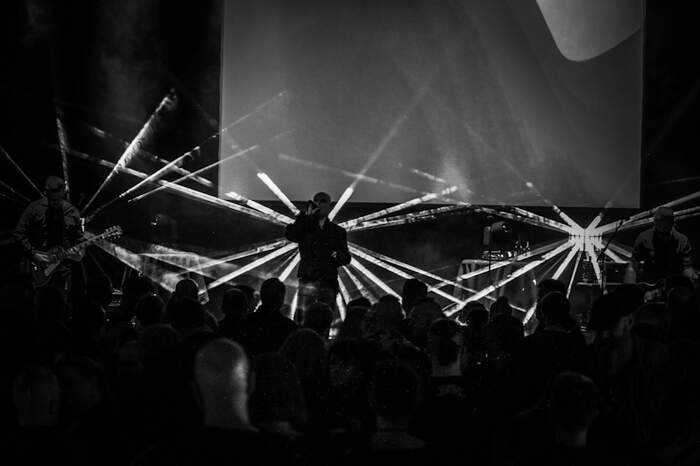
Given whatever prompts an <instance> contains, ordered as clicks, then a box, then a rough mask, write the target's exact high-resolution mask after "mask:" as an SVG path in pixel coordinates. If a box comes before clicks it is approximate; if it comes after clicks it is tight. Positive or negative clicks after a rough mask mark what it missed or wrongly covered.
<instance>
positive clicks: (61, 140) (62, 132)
mask: <svg viewBox="0 0 700 466" xmlns="http://www.w3.org/2000/svg"><path fill="white" fill-rule="evenodd" d="M56 130H57V132H58V147H59V148H60V151H61V170H62V171H63V181H65V183H66V200H67V201H68V202H70V178H69V173H68V154H67V153H66V148H67V147H68V137H67V136H66V129H65V128H64V127H63V122H62V121H61V118H60V117H56Z"/></svg>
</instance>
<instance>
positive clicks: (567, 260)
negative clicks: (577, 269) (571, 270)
mask: <svg viewBox="0 0 700 466" xmlns="http://www.w3.org/2000/svg"><path fill="white" fill-rule="evenodd" d="M579 249H580V248H579V246H578V245H577V244H574V246H573V247H572V248H571V250H570V251H569V254H567V256H566V258H565V259H564V261H563V262H562V263H561V264H560V265H559V268H557V270H556V272H554V275H552V278H553V279H555V280H559V277H561V275H562V274H563V273H564V270H566V268H567V267H568V266H569V264H570V263H571V261H572V260H573V258H574V256H575V255H576V254H578V251H579Z"/></svg>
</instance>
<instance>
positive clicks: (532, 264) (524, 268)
mask: <svg viewBox="0 0 700 466" xmlns="http://www.w3.org/2000/svg"><path fill="white" fill-rule="evenodd" d="M571 246H572V242H571V241H567V242H566V243H565V244H562V245H561V246H559V247H558V248H556V249H554V250H553V251H550V252H548V253H547V254H545V255H543V256H542V257H541V258H540V259H538V260H535V261H532V262H530V263H528V264H526V265H524V266H522V267H521V268H519V269H518V270H516V271H515V272H513V273H512V274H510V275H509V276H508V277H506V278H504V279H503V280H500V281H499V282H498V283H495V284H493V285H489V286H487V287H486V288H484V289H483V290H481V291H479V292H478V293H476V294H475V295H473V296H470V297H469V298H467V302H471V301H477V300H479V299H482V298H484V297H486V296H488V295H489V294H491V293H493V292H494V291H496V290H497V289H498V288H501V287H502V286H505V285H507V284H508V283H510V282H511V281H513V280H515V279H516V278H518V277H520V276H522V275H524V274H526V273H527V272H529V271H531V270H533V269H534V268H536V267H539V266H540V265H542V264H544V263H545V262H547V261H548V260H550V259H551V258H553V257H556V256H557V255H559V254H561V253H562V252H564V251H566V250H567V249H569V248H570V247H571ZM454 312H456V311H452V313H454ZM448 317H449V315H448Z"/></svg>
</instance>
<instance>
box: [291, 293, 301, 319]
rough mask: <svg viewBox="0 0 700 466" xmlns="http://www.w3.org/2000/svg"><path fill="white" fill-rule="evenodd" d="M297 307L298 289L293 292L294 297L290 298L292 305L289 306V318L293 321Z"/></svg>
mask: <svg viewBox="0 0 700 466" xmlns="http://www.w3.org/2000/svg"><path fill="white" fill-rule="evenodd" d="M298 305H299V289H298V288H297V289H296V290H294V297H293V298H292V304H290V307H291V309H290V311H291V312H290V314H289V318H290V319H292V320H294V317H296V315H297V306H298Z"/></svg>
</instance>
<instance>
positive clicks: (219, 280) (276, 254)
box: [209, 243, 297, 290]
mask: <svg viewBox="0 0 700 466" xmlns="http://www.w3.org/2000/svg"><path fill="white" fill-rule="evenodd" d="M296 246H297V245H296V244H295V243H291V244H288V245H286V246H283V247H281V248H279V249H277V250H275V251H272V252H271V253H269V254H266V255H264V256H263V257H260V258H259V259H255V260H254V261H252V262H250V263H248V264H246V265H244V266H242V267H241V268H240V269H238V270H235V271H233V272H231V273H228V274H226V275H224V276H223V277H220V278H217V279H216V280H214V281H213V282H211V283H210V284H209V290H213V289H214V288H216V287H218V286H220V285H222V284H224V283H226V282H229V281H231V280H233V279H234V278H236V277H238V276H240V275H243V274H245V273H248V272H250V271H251V270H253V269H256V268H258V267H260V266H261V265H263V264H266V263H268V262H270V261H271V260H272V259H274V258H276V257H279V256H281V255H283V254H286V253H287V252H289V251H291V250H292V249H294V248H295V247H296Z"/></svg>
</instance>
